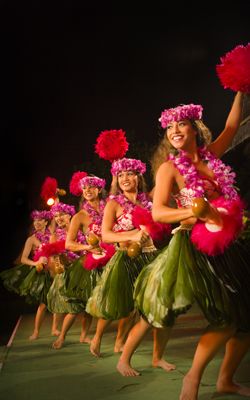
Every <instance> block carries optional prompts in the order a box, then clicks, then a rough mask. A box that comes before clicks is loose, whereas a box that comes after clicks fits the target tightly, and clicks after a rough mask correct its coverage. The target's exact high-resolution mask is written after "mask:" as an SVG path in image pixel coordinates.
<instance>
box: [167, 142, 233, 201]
mask: <svg viewBox="0 0 250 400" xmlns="http://www.w3.org/2000/svg"><path fill="white" fill-rule="evenodd" d="M198 152H199V156H200V158H201V160H202V161H203V162H205V163H207V166H208V168H209V169H211V170H212V171H213V173H214V177H215V181H216V183H217V185H218V187H219V188H220V191H221V193H222V195H223V196H224V197H225V199H230V200H236V199H237V198H238V193H237V191H236V189H235V188H234V184H235V176H236V175H235V173H234V172H233V171H232V169H231V167H229V166H227V165H225V164H224V163H223V162H222V161H221V160H220V159H219V158H217V157H215V156H214V155H213V154H212V153H211V152H210V151H208V150H207V149H206V148H205V147H203V148H199V149H198ZM169 160H171V161H173V163H174V165H175V167H176V168H177V169H178V171H179V172H180V174H181V175H182V176H183V177H184V179H185V184H186V187H187V188H188V189H192V190H193V193H194V197H203V196H204V194H205V189H204V183H203V180H202V179H201V178H200V176H199V173H198V171H197V169H196V168H195V166H194V164H193V163H192V160H191V159H190V157H188V155H187V153H186V152H185V151H184V150H179V154H178V155H177V156H174V155H173V154H170V155H169Z"/></svg>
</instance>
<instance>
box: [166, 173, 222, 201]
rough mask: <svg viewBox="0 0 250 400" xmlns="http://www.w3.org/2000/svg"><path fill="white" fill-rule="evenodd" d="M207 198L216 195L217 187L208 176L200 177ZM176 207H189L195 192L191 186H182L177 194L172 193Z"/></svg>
mask: <svg viewBox="0 0 250 400" xmlns="http://www.w3.org/2000/svg"><path fill="white" fill-rule="evenodd" d="M201 178H202V180H203V185H204V189H205V196H206V197H207V199H208V200H209V199H211V198H215V197H218V193H219V192H220V191H219V188H218V185H217V183H216V182H215V181H213V180H212V179H210V178H208V177H201ZM173 197H174V199H175V201H176V203H177V206H178V207H190V206H192V203H193V198H194V197H196V196H195V192H194V190H193V189H191V188H186V187H184V188H182V189H181V190H180V191H179V192H178V193H177V194H175V195H173Z"/></svg>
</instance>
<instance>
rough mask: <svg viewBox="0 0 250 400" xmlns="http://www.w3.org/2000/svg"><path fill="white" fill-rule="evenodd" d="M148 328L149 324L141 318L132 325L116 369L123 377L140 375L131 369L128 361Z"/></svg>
mask: <svg viewBox="0 0 250 400" xmlns="http://www.w3.org/2000/svg"><path fill="white" fill-rule="evenodd" d="M149 328H150V324H149V323H148V322H147V321H145V320H144V319H143V318H140V320H139V321H138V322H137V324H136V325H134V327H133V328H132V329H131V331H130V332H129V335H128V338H127V340H126V343H125V346H124V349H123V352H122V355H121V357H120V359H119V361H118V364H117V367H116V368H117V370H118V371H119V372H120V374H121V375H123V376H138V375H140V373H139V372H138V371H136V370H135V369H133V368H132V367H131V364H130V360H131V357H132V355H133V354H134V352H135V350H136V348H137V347H138V346H139V344H140V343H141V341H142V339H143V337H144V336H145V334H146V332H147V331H148V329H149Z"/></svg>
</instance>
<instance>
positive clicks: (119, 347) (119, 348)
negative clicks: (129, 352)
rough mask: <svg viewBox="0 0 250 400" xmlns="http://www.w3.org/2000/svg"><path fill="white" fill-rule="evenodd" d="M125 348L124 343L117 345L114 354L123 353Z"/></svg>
mask: <svg viewBox="0 0 250 400" xmlns="http://www.w3.org/2000/svg"><path fill="white" fill-rule="evenodd" d="M123 348H124V343H115V345H114V353H122V351H123Z"/></svg>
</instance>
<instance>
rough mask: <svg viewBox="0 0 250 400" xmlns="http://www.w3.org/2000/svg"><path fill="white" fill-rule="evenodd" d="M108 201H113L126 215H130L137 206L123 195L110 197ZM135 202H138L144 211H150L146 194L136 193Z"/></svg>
mask: <svg viewBox="0 0 250 400" xmlns="http://www.w3.org/2000/svg"><path fill="white" fill-rule="evenodd" d="M109 199H110V200H115V201H116V202H117V203H118V204H120V206H121V207H122V208H123V209H124V210H125V211H126V212H128V213H131V212H132V211H133V209H134V208H135V207H136V206H138V204H135V203H133V202H132V201H131V200H129V199H128V198H127V197H126V196H125V195H124V194H118V195H110V196H109ZM136 201H138V202H139V203H140V205H141V207H142V208H145V209H146V210H151V209H152V202H151V201H150V200H149V199H148V197H147V195H146V193H144V192H141V193H138V195H137V198H136Z"/></svg>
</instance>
